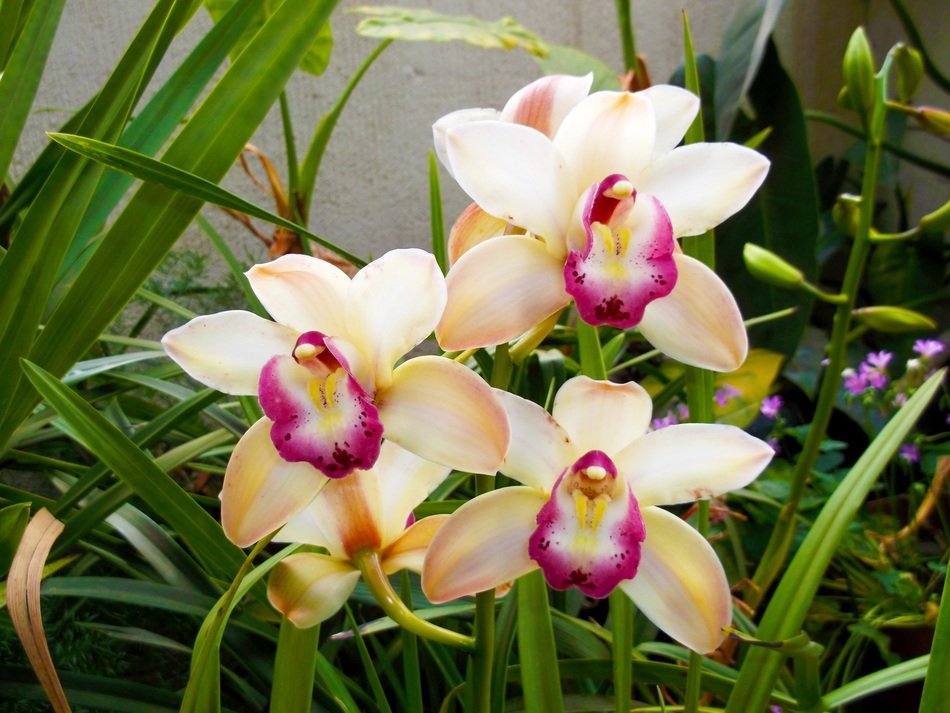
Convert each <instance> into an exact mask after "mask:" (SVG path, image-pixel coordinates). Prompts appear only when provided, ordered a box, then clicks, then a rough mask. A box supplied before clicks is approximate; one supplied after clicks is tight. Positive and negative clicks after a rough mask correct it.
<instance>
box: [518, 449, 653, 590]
mask: <svg viewBox="0 0 950 713" xmlns="http://www.w3.org/2000/svg"><path fill="white" fill-rule="evenodd" d="M594 469H597V470H598V471H599V472H598V473H597V475H598V476H599V477H598V479H595V478H593V477H588V475H586V473H590V472H592V471H593V470H594ZM643 537H644V529H643V520H642V519H641V517H640V508H639V507H638V506H637V500H636V498H635V497H634V495H633V492H632V491H631V490H630V489H629V488H628V487H627V485H626V483H625V482H624V481H623V479H622V478H618V477H617V470H616V468H615V467H614V464H613V463H612V462H611V460H610V459H609V458H608V457H607V456H606V455H604V454H603V453H602V452H600V451H591V452H589V453H587V454H585V455H583V456H581V458H580V459H578V461H577V462H576V463H574V464H573V465H572V467H571V468H570V470H568V471H566V472H565V473H564V475H562V476H561V478H560V480H559V481H558V483H557V485H556V486H555V488H554V492H553V493H552V495H551V498H550V499H549V500H548V502H547V503H545V505H544V507H543V508H541V511H540V512H539V513H538V527H537V529H536V530H535V531H534V532H533V533H532V534H531V538H530V540H529V541H528V554H529V555H530V556H531V559H533V560H534V561H535V562H537V563H538V566H539V567H541V571H543V572H544V578H545V579H546V580H547V582H548V584H549V585H551V586H552V587H553V588H554V589H568V588H570V587H574V586H576V587H577V588H578V589H580V590H581V591H582V592H584V594H586V595H588V596H590V597H596V598H603V597H606V596H607V595H609V594H610V593H611V592H612V591H613V590H614V588H616V586H617V585H618V584H619V583H620V582H621V581H623V580H625V579H630V578H631V577H633V576H634V575H636V573H637V565H638V563H639V561H640V543H641V541H642V540H643Z"/></svg>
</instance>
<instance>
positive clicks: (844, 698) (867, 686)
mask: <svg viewBox="0 0 950 713" xmlns="http://www.w3.org/2000/svg"><path fill="white" fill-rule="evenodd" d="M936 642H937V638H936V637H935V638H934V643H936ZM930 660H932V657H931V656H919V657H917V658H915V659H911V660H910V661H902V662H901V663H899V664H894V665H893V666H888V667H887V668H885V669H882V670H880V671H875V672H874V673H871V674H868V675H867V676H862V677H861V678H856V679H854V680H853V681H848V683H846V684H845V685H843V686H842V687H841V688H838V689H835V690H834V691H830V692H829V693H826V694H825V695H824V696H822V698H821V707H822V709H823V710H834V709H836V708H840V707H841V706H846V705H849V704H851V703H854V702H855V701H859V700H861V699H862V698H866V697H867V696H870V695H873V694H875V693H878V692H880V691H886V690H888V689H889V688H895V687H896V686H902V685H904V684H905V683H911V682H913V681H919V680H921V679H922V678H923V677H924V674H925V673H926V672H927V662H928V661H930ZM938 670H939V671H940V674H939V676H938V679H942V680H944V681H945V680H946V678H947V677H946V671H947V668H946V667H944V668H941V669H938ZM928 680H929V679H928ZM944 689H945V690H944V693H945V694H947V693H950V691H947V690H946V686H944ZM925 690H926V689H925ZM940 700H943V701H945V700H947V698H946V696H944V697H943V698H941V699H940ZM920 710H921V711H927V710H932V711H936V710H939V708H938V707H937V706H934V707H932V708H926V707H924V706H923V704H921V708H920Z"/></svg>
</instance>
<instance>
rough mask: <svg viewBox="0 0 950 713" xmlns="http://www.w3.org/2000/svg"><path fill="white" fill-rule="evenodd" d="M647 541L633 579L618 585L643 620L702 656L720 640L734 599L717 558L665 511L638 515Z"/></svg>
mask: <svg viewBox="0 0 950 713" xmlns="http://www.w3.org/2000/svg"><path fill="white" fill-rule="evenodd" d="M641 515H642V516H643V523H644V525H645V526H646V531H647V537H646V540H645V541H644V542H643V545H642V549H641V551H640V557H641V559H640V567H639V569H638V570H637V575H636V576H635V577H634V578H633V579H628V580H626V581H624V582H621V583H620V585H619V586H620V588H621V589H622V590H623V591H624V592H626V593H627V595H628V596H629V597H630V598H631V599H632V600H633V602H634V604H636V605H637V607H638V608H639V609H640V611H642V612H643V613H644V614H645V615H646V617H647V618H648V619H649V620H650V621H652V622H653V623H654V624H656V625H657V626H658V627H659V628H660V629H662V630H663V631H665V632H666V633H667V634H669V635H670V636H671V637H673V638H674V639H675V640H676V641H678V642H680V643H681V644H683V645H684V646H686V647H688V648H690V649H693V650H694V651H698V652H699V653H701V654H704V653H709V652H710V651H714V650H715V649H716V647H718V646H719V644H720V643H721V642H722V639H723V631H722V628H723V627H724V626H729V624H730V623H731V622H732V596H731V595H730V593H729V582H728V581H727V580H726V573H725V572H724V571H723V569H722V565H721V564H720V562H719V558H718V557H716V553H715V551H714V550H713V548H712V547H711V546H710V544H709V543H708V542H707V541H706V539H705V538H704V537H702V536H701V535H700V534H699V533H698V532H696V530H694V529H693V528H692V527H690V526H689V525H687V524H686V523H685V522H683V521H682V520H680V519H679V518H678V517H676V516H675V515H672V514H670V513H668V512H666V511H665V510H660V509H659V508H644V509H643V510H642V511H641Z"/></svg>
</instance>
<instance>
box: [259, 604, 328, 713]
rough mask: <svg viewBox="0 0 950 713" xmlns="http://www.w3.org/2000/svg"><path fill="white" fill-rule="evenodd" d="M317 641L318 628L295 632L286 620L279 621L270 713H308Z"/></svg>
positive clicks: (318, 638) (296, 629)
mask: <svg viewBox="0 0 950 713" xmlns="http://www.w3.org/2000/svg"><path fill="white" fill-rule="evenodd" d="M319 640H320V627H319V626H311V627H310V628H309V629H298V628H297V627H296V626H294V625H293V624H292V623H291V621H290V620H289V619H287V618H283V619H281V621H280V637H279V638H278V639H277V655H276V656H275V657H274V682H273V684H272V685H271V697H270V709H271V711H272V712H273V713H310V706H311V705H312V698H313V677H314V674H315V673H316V665H317V661H316V657H317V644H318V643H319Z"/></svg>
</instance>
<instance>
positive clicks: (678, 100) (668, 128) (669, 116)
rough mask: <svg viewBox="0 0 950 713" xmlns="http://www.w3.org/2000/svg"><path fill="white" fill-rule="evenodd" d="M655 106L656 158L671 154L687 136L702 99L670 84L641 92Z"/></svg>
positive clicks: (654, 155) (654, 148) (654, 86)
mask: <svg viewBox="0 0 950 713" xmlns="http://www.w3.org/2000/svg"><path fill="white" fill-rule="evenodd" d="M637 93H638V94H639V95H640V96H643V97H646V98H647V99H649V100H650V103H651V104H653V115H654V116H655V117H656V142H655V143H654V144H653V158H654V159H656V158H657V157H659V156H662V155H663V154H665V153H668V152H669V151H671V150H672V149H673V147H675V146H676V145H677V144H678V143H679V142H680V141H682V140H683V137H684V136H685V135H686V130H687V129H689V125H690V124H692V123H693V119H694V118H695V117H696V113H697V112H698V111H699V97H697V96H696V95H695V94H693V93H692V92H690V91H687V90H685V89H682V88H681V87H674V86H673V85H671V84H654V85H653V86H652V87H650V88H648V89H644V90H643V91H642V92H637Z"/></svg>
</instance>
